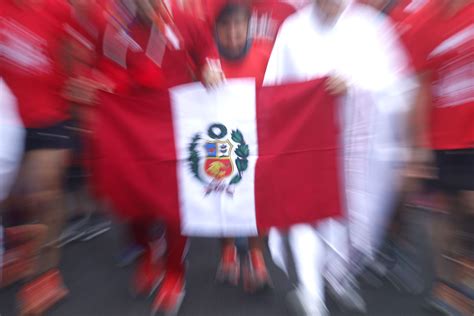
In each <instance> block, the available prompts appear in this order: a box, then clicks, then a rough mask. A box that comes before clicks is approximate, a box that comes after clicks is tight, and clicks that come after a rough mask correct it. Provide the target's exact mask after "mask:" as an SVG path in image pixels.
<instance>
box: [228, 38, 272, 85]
mask: <svg viewBox="0 0 474 316" xmlns="http://www.w3.org/2000/svg"><path fill="white" fill-rule="evenodd" d="M271 48H272V47H271V45H269V44H266V43H254V44H253V45H252V47H251V48H250V50H249V52H248V54H247V55H246V56H245V57H244V58H243V59H242V60H238V61H232V60H226V59H223V58H222V59H221V63H222V70H223V71H224V74H225V76H226V78H229V79H231V78H255V82H256V84H257V86H261V85H262V84H263V78H264V76H265V70H266V68H267V63H268V60H269V58H270V53H271Z"/></svg>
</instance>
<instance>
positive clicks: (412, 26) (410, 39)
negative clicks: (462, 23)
mask: <svg viewBox="0 0 474 316" xmlns="http://www.w3.org/2000/svg"><path fill="white" fill-rule="evenodd" d="M436 8H437V3H436V2H435V1H429V0H400V1H398V2H397V4H396V5H395V6H394V7H393V8H392V9H391V10H390V12H389V16H390V18H391V19H392V21H393V22H394V24H395V28H396V31H397V33H398V35H399V36H400V39H401V40H402V42H403V44H405V46H411V45H417V38H416V37H414V36H412V34H414V33H416V31H417V27H418V26H422V25H424V24H425V23H426V22H427V21H428V20H430V19H431V17H432V15H433V12H435V11H436V10H437V9H436Z"/></svg>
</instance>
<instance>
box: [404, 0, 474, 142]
mask: <svg viewBox="0 0 474 316" xmlns="http://www.w3.org/2000/svg"><path fill="white" fill-rule="evenodd" d="M445 12H446V10H444V8H441V7H440V8H438V11H437V12H436V13H435V15H434V16H433V17H432V18H431V19H429V20H428V21H427V22H426V23H424V25H422V26H421V27H420V28H419V30H417V32H416V34H415V35H414V36H416V38H417V42H416V45H412V47H409V50H410V52H411V54H412V56H413V61H414V65H415V68H416V69H417V70H418V71H420V72H424V71H428V72H429V73H431V78H430V80H431V81H430V83H431V91H432V99H433V100H432V107H431V108H430V113H429V118H430V134H429V135H430V139H431V146H432V148H433V149H437V150H450V149H464V148H472V147H474V88H473V83H474V68H473V65H474V37H473V36H472V32H473V30H474V20H473V17H474V4H472V3H471V4H469V5H467V6H465V7H464V8H463V9H462V10H460V11H459V12H457V13H456V14H455V15H454V16H452V17H448V16H446V13H445Z"/></svg>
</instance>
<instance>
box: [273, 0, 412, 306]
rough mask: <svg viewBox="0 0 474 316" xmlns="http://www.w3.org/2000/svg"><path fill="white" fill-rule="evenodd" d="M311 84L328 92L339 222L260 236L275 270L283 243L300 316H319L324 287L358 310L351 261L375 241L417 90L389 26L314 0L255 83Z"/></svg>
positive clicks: (285, 29) (343, 0)
mask: <svg viewBox="0 0 474 316" xmlns="http://www.w3.org/2000/svg"><path fill="white" fill-rule="evenodd" d="M320 77H328V79H327V81H326V87H327V90H328V93H330V94H333V95H336V96H337V97H338V98H339V106H340V109H341V111H340V114H341V115H340V117H341V126H342V132H341V134H342V139H341V143H342V150H341V152H342V156H343V157H342V159H341V163H342V164H343V165H344V168H343V170H344V172H343V173H344V174H343V175H341V177H343V178H344V179H343V183H344V188H343V189H344V191H345V194H346V203H345V204H346V206H347V210H346V216H345V217H344V218H334V219H327V220H324V221H321V222H319V223H315V224H314V225H310V224H302V225H296V226H294V227H292V228H290V229H289V230H288V231H287V232H282V231H278V230H275V229H274V230H272V231H271V232H270V236H269V237H270V238H269V246H270V250H271V253H272V257H273V260H274V262H275V263H276V264H277V265H278V266H280V267H281V268H282V269H283V270H287V266H286V261H287V260H286V259H287V258H286V256H287V253H286V247H285V242H284V235H285V234H286V235H287V237H288V241H289V245H290V248H291V250H292V255H293V258H294V262H295V268H296V272H297V275H298V288H297V290H296V291H295V292H294V293H293V295H294V296H295V297H296V299H297V301H298V302H299V303H300V307H303V309H304V312H305V314H307V315H321V314H324V313H326V312H327V310H326V308H325V304H324V284H325V279H326V280H327V281H328V284H329V286H330V289H332V290H333V293H335V294H336V298H338V299H339V302H341V303H342V304H344V305H346V307H350V308H353V309H356V310H359V311H363V310H364V309H365V303H364V301H363V299H362V297H361V296H360V295H359V293H358V291H357V286H356V283H355V281H354V278H353V277H352V276H353V275H354V269H353V268H354V265H353V263H354V262H352V261H355V263H357V264H359V265H360V264H362V262H370V260H372V259H374V256H375V253H376V249H377V247H378V246H379V243H380V241H381V239H382V238H381V237H382V233H383V231H384V228H385V226H386V225H387V220H388V215H389V212H390V210H391V209H392V204H393V199H394V197H395V191H396V189H395V188H396V187H397V183H398V181H399V174H400V173H399V172H398V165H399V162H400V161H403V154H404V152H405V151H404V150H403V148H404V144H403V141H404V139H405V137H404V135H403V131H405V130H406V129H405V127H404V125H403V124H404V122H405V115H406V114H407V113H408V111H409V108H410V104H411V98H412V92H413V90H414V89H415V88H416V84H415V81H414V80H413V79H412V77H411V72H410V70H409V68H408V66H407V62H406V58H405V53H404V51H403V49H402V46H401V45H400V44H399V42H398V39H397V37H396V36H395V35H394V32H393V29H392V27H391V25H390V23H389V21H387V20H385V19H384V18H383V17H382V16H381V15H380V14H378V12H376V11H375V10H372V9H371V8H369V7H367V6H363V5H359V4H358V3H356V2H355V1H351V0H313V3H312V4H311V5H309V6H307V7H306V8H304V9H302V10H300V11H299V12H297V13H296V14H294V15H292V16H290V17H289V18H288V19H287V20H286V21H285V22H284V23H283V25H282V27H281V29H280V31H279V34H278V36H277V39H276V43H275V47H274V49H273V52H272V55H271V58H270V61H269V64H268V67H267V71H266V75H265V80H264V84H265V85H275V84H282V83H288V82H296V81H305V80H310V79H314V78H320ZM315 194H317V192H315ZM317 211H318V210H315V212H317ZM349 258H350V259H351V260H349ZM356 258H357V259H356ZM351 263H352V265H351Z"/></svg>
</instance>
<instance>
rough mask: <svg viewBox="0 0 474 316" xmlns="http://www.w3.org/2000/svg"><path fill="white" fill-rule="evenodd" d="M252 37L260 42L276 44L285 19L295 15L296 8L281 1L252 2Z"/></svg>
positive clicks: (259, 0) (260, 0)
mask: <svg viewBox="0 0 474 316" xmlns="http://www.w3.org/2000/svg"><path fill="white" fill-rule="evenodd" d="M252 10H253V13H252V22H251V25H252V29H251V35H252V37H253V38H254V39H256V40H259V41H266V42H270V43H274V42H275V39H276V36H277V34H278V30H279V29H280V26H281V25H282V24H283V22H284V21H285V19H286V18H287V17H288V16H290V15H291V14H293V13H295V11H296V10H295V8H294V7H293V6H291V5H290V4H288V3H283V2H281V1H279V0H254V1H252Z"/></svg>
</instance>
